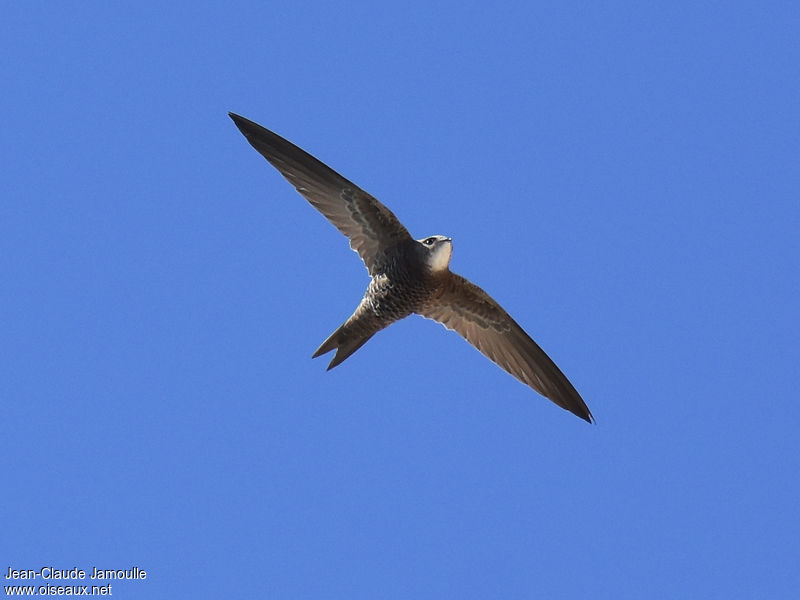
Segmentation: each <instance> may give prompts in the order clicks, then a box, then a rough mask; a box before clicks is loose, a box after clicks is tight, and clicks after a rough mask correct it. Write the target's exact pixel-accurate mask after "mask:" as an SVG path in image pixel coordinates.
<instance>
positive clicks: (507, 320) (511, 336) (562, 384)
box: [420, 273, 593, 423]
mask: <svg viewBox="0 0 800 600" xmlns="http://www.w3.org/2000/svg"><path fill="white" fill-rule="evenodd" d="M420 314H421V315H422V316H423V317H427V318H428V319H433V320H435V321H438V322H439V323H441V324H442V325H444V326H445V327H447V328H448V329H452V330H454V331H456V332H458V333H459V334H461V335H462V336H463V337H464V338H465V339H466V340H467V341H468V342H469V343H470V344H472V345H473V346H475V347H476V348H477V349H478V350H480V351H481V352H483V354H484V355H486V356H487V357H488V358H489V359H491V360H492V361H494V362H495V363H496V364H497V365H499V366H500V367H502V368H503V369H505V370H506V371H508V372H509V373H511V374H512V375H513V376H514V377H516V378H517V379H519V380H520V381H522V382H523V383H525V384H527V385H529V386H530V387H532V388H533V389H534V390H536V391H537V392H539V393H540V394H542V395H543V396H545V397H546V398H549V399H550V400H552V401H553V402H555V403H556V404H558V405H559V406H560V407H562V408H565V409H566V410H568V411H570V412H572V413H574V414H576V415H577V416H579V417H580V418H581V419H584V420H586V421H588V422H589V423H591V422H592V421H593V417H592V413H591V412H590V411H589V408H588V407H587V406H586V404H585V403H584V401H583V399H582V398H581V397H580V394H578V392H577V391H576V390H575V388H574V387H573V386H572V384H571V383H570V382H569V380H568V379H567V378H566V377H565V376H564V374H563V373H562V372H561V370H560V369H559V368H558V367H557V366H556V364H555V363H554V362H553V361H552V360H550V357H549V356H547V354H545V353H544V350H542V349H541V348H540V347H539V346H538V345H537V344H536V342H534V341H533V340H532V339H531V338H530V336H529V335H528V334H527V333H525V331H523V329H522V327H520V326H519V325H518V324H517V323H516V321H514V319H512V318H511V317H510V316H509V314H508V313H507V312H506V311H505V310H503V308H502V307H501V306H500V305H499V304H498V303H497V302H495V301H494V299H492V297H491V296H489V294H487V293H486V292H484V291H483V290H482V289H481V288H479V287H478V286H477V285H475V284H473V283H471V282H469V281H468V280H466V279H465V278H463V277H461V276H460V275H456V274H455V273H450V274H449V277H448V280H447V282H446V284H445V286H444V289H443V292H442V293H441V295H440V296H438V297H437V298H436V299H435V300H433V301H431V302H430V303H429V305H428V306H426V307H425V308H424V309H423V310H422V311H421V312H420Z"/></svg>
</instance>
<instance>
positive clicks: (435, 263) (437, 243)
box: [417, 235, 453, 273]
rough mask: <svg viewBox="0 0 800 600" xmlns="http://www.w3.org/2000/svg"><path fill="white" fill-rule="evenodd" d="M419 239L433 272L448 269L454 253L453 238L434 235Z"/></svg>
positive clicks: (427, 262) (426, 260)
mask: <svg viewBox="0 0 800 600" xmlns="http://www.w3.org/2000/svg"><path fill="white" fill-rule="evenodd" d="M417 241H418V242H419V243H420V244H422V247H423V253H424V256H425V263H426V264H427V265H428V268H429V269H430V270H431V272H433V273H439V272H442V271H446V270H447V267H448V265H449V264H450V257H451V256H452V254H453V240H451V239H450V238H449V237H447V236H444V235H432V236H430V237H426V238H423V239H421V240H417Z"/></svg>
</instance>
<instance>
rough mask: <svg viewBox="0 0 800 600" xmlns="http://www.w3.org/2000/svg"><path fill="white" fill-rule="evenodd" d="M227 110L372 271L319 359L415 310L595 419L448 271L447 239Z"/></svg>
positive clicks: (488, 304) (533, 350)
mask: <svg viewBox="0 0 800 600" xmlns="http://www.w3.org/2000/svg"><path fill="white" fill-rule="evenodd" d="M229 114H230V117H231V118H232V119H233V121H234V123H236V126H237V127H238V128H239V130H240V131H241V132H242V133H243V134H244V136H245V137H246V138H247V141H249V142H250V144H251V145H252V146H253V147H254V148H255V149H256V150H258V152H259V153H260V154H261V155H262V156H264V158H266V159H267V160H268V161H269V162H270V163H271V164H272V165H273V166H274V167H275V168H276V169H278V171H280V173H281V174H282V175H283V176H284V177H285V178H286V179H288V180H289V182H290V183H291V184H292V185H294V186H295V188H297V191H298V192H300V194H302V195H303V196H304V197H305V198H306V199H307V200H308V201H309V202H310V203H311V204H312V205H313V206H314V207H315V208H316V209H317V210H319V211H320V212H321V213H322V214H323V215H324V216H325V217H326V218H327V219H328V220H329V221H330V222H331V223H333V225H335V226H336V228H337V229H338V230H339V231H341V232H342V233H343V234H344V235H345V236H347V237H348V238H349V239H350V246H351V248H353V250H355V251H356V252H357V253H358V254H359V256H360V257H361V259H362V260H363V261H364V264H365V265H366V267H367V270H368V271H369V274H370V276H371V280H370V283H369V285H368V286H367V290H366V292H365V293H364V297H363V299H362V300H361V302H360V303H359V305H358V307H357V308H356V310H355V312H354V313H353V315H352V316H351V317H350V318H349V319H347V321H345V322H344V323H343V324H342V326H341V327H339V328H338V329H337V330H336V331H334V332H333V333H332V334H331V335H330V336H329V337H328V339H327V340H325V341H324V342H323V343H322V345H321V346H320V347H319V348H318V349H317V351H316V352H315V353H314V358H316V357H317V356H320V355H322V354H326V353H327V352H330V351H332V350H336V354H335V355H334V357H333V360H331V362H330V364H329V365H328V369H332V368H333V367H335V366H336V365H338V364H340V363H341V362H342V361H343V360H345V359H346V358H347V357H348V356H350V355H351V354H353V353H354V352H355V351H356V350H358V349H359V348H360V347H361V346H363V345H364V344H365V343H366V342H367V340H369V339H370V338H371V337H372V336H373V335H375V334H376V333H377V332H378V331H380V330H381V329H384V328H385V327H388V326H389V325H391V324H392V323H394V322H395V321H398V320H400V319H403V318H405V317H407V316H409V315H410V314H412V313H416V314H419V315H422V316H423V317H427V318H429V319H433V320H435V321H438V322H440V323H441V324H443V325H444V326H445V327H447V328H448V329H452V330H454V331H456V332H458V333H459V334H460V335H462V336H463V337H464V338H465V339H466V340H467V341H468V342H469V343H471V344H472V345H473V346H475V347H476V348H477V349H478V350H480V351H481V352H482V353H483V354H484V355H485V356H487V357H488V358H489V359H490V360H492V361H493V362H495V363H496V364H497V365H499V366H500V367H502V368H503V369H505V370H506V371H507V372H508V373H510V374H511V375H513V376H514V377H516V378H517V379H519V380H520V381H522V382H523V383H525V384H527V385H529V386H530V387H531V388H533V389H534V390H536V391H537V392H539V393H540V394H542V395H543V396H545V397H546V398H549V399H550V400H552V401H553V402H555V403H556V404H557V405H559V406H560V407H562V408H564V409H566V410H568V411H570V412H572V413H574V414H575V415H577V416H579V417H580V418H582V419H584V420H586V421H588V422H590V423H591V422H592V420H593V418H592V413H591V412H590V411H589V408H588V407H587V406H586V404H585V403H584V401H583V399H582V398H581V396H580V394H578V392H577V391H576V390H575V388H574V387H573V386H572V384H571V383H570V382H569V380H568V379H567V378H566V377H565V376H564V374H563V373H562V372H561V370H560V369H559V368H558V367H557V366H556V364H555V363H554V362H553V361H552V360H550V358H549V357H548V356H547V354H545V353H544V351H543V350H542V349H541V348H540V347H539V346H538V345H537V344H536V342H534V341H533V340H532V339H531V338H530V336H528V334H527V333H525V331H524V330H523V329H522V327H520V326H519V325H518V324H517V323H516V321H514V319H512V318H511V317H510V316H509V315H508V313H507V312H506V311H505V310H503V308H502V307H501V306H500V305H499V304H498V303H497V302H495V301H494V300H493V299H492V298H491V297H490V296H489V295H488V294H487V293H486V292H484V291H483V290H482V289H481V288H479V287H478V286H476V285H474V284H473V283H470V282H469V281H467V280H466V279H464V278H463V277H461V276H460V275H456V274H455V273H453V272H451V271H450V269H449V263H450V256H451V254H452V242H451V240H450V238H448V237H445V236H441V235H436V236H431V237H428V238H423V239H420V240H415V239H413V238H412V237H411V234H410V233H409V232H408V230H407V229H406V228H405V227H403V225H402V224H401V223H400V221H399V220H398V219H397V217H395V216H394V214H392V212H391V211H390V210H389V209H388V208H386V207H385V206H384V205H383V204H381V203H380V202H379V201H378V200H376V199H375V198H373V197H372V196H370V195H369V194H368V193H366V192H365V191H363V190H361V189H360V188H359V187H358V186H356V185H355V184H353V183H352V182H350V181H348V180H347V179H345V178H344V177H342V176H341V175H339V174H338V173H336V172H335V171H334V170H333V169H331V168H330V167H328V166H327V165H325V164H323V163H322V162H320V161H319V160H317V159H316V158H314V157H313V156H311V155H310V154H308V153H307V152H305V151H304V150H301V149H300V148H298V147H297V146H295V145H294V144H292V143H291V142H289V141H287V140H285V139H283V138H282V137H280V136H279V135H277V134H275V133H273V132H271V131H269V130H268V129H265V128H264V127H261V126H260V125H258V124H257V123H254V122H253V121H250V120H248V119H245V118H244V117H240V116H239V115H235V114H233V113H229Z"/></svg>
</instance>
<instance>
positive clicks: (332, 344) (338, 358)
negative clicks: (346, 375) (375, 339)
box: [311, 323, 376, 371]
mask: <svg viewBox="0 0 800 600" xmlns="http://www.w3.org/2000/svg"><path fill="white" fill-rule="evenodd" d="M375 333H376V332H375V331H368V332H363V331H362V332H356V331H353V330H352V329H351V328H348V327H347V323H345V324H344V325H342V326H341V327H339V329H337V330H336V331H334V332H333V333H332V334H331V335H330V336H329V337H328V339H327V340H325V341H324V342H322V344H321V345H320V347H319V348H317V351H316V352H314V354H313V355H312V356H311V358H317V357H318V356H322V355H323V354H326V353H328V352H330V351H331V350H334V349H335V350H336V354H335V355H334V357H333V360H331V362H330V364H329V365H328V369H327V370H328V371H330V370H331V369H332V368H333V367H335V366H336V365H338V364H340V363H341V362H342V361H344V359H346V358H347V357H348V356H350V355H351V354H353V352H355V351H356V350H358V349H359V348H361V346H363V345H364V344H366V343H367V340H369V338H371V337H372V336H373V335H375Z"/></svg>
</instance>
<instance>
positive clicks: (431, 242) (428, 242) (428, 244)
mask: <svg viewBox="0 0 800 600" xmlns="http://www.w3.org/2000/svg"><path fill="white" fill-rule="evenodd" d="M435 241H436V239H435V238H428V239H427V240H425V245H426V246H430V245H432V244H433V242H435Z"/></svg>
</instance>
